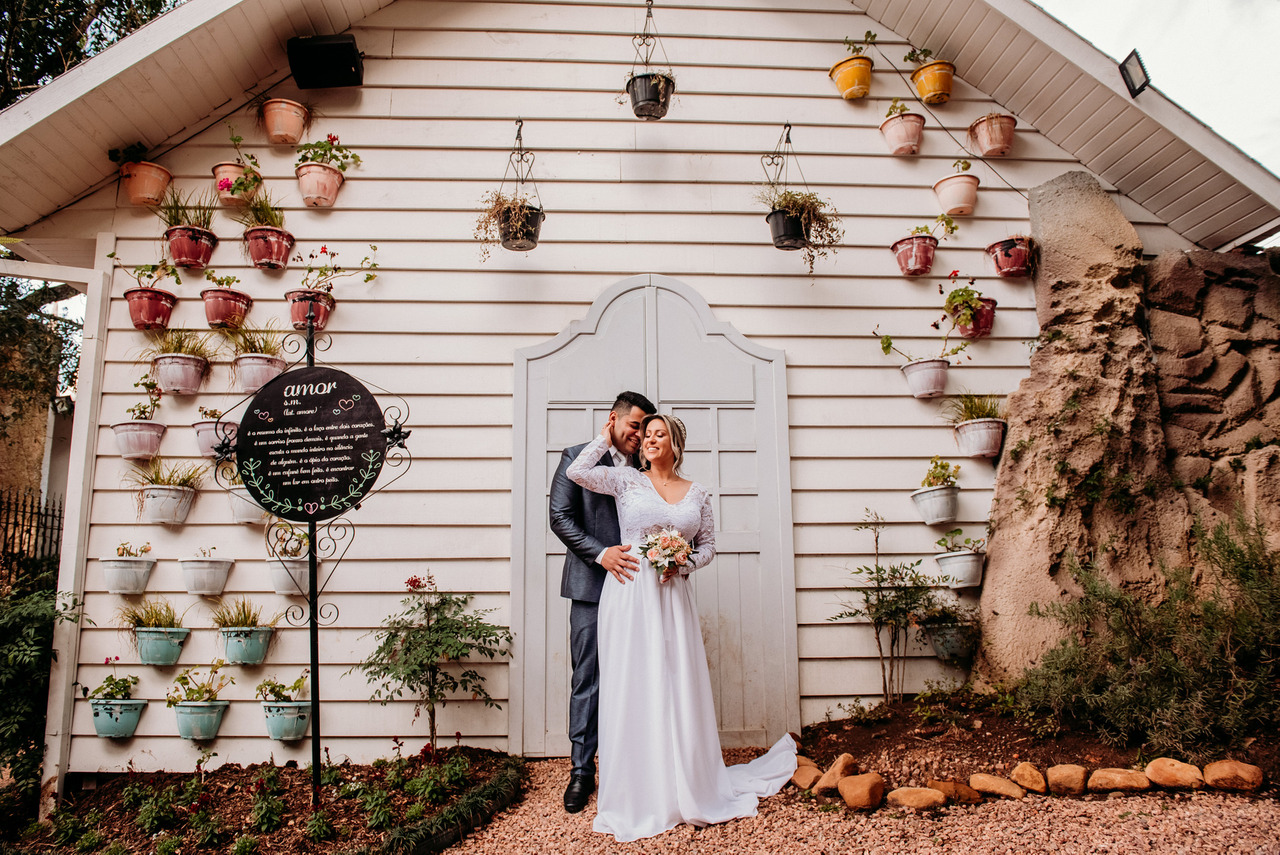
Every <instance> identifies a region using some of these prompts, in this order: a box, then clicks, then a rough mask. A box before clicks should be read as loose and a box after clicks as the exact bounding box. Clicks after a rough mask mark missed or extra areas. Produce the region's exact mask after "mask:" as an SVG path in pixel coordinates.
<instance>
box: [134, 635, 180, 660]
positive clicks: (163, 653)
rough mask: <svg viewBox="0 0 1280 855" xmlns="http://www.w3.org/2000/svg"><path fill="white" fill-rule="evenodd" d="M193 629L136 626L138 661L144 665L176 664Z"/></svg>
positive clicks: (135, 637)
mask: <svg viewBox="0 0 1280 855" xmlns="http://www.w3.org/2000/svg"><path fill="white" fill-rule="evenodd" d="M190 634H191V630H189V629H187V628H186V627H182V626H139V627H134V630H133V636H134V640H135V642H136V643H137V645H138V661H139V662H141V663H142V664H143V665H174V664H176V663H177V661H178V657H179V656H181V655H182V642H184V641H186V640H187V636H188V635H190Z"/></svg>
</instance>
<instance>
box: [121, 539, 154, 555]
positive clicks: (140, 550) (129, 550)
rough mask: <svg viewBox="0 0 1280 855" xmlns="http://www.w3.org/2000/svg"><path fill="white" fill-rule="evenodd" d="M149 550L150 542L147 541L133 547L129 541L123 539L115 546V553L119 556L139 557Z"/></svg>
mask: <svg viewBox="0 0 1280 855" xmlns="http://www.w3.org/2000/svg"><path fill="white" fill-rule="evenodd" d="M150 551H151V542H150V541H148V542H146V543H144V544H142V545H141V546H138V547H135V546H134V545H133V544H132V543H130V542H129V541H127V540H126V541H125V542H124V543H122V544H120V545H119V546H117V547H116V555H118V556H120V557H121V558H141V557H142V556H144V555H146V554H147V553H148V552H150Z"/></svg>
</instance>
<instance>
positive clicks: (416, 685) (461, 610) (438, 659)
mask: <svg viewBox="0 0 1280 855" xmlns="http://www.w3.org/2000/svg"><path fill="white" fill-rule="evenodd" d="M405 586H406V587H407V588H408V589H409V592H410V593H409V596H407V597H405V598H404V599H403V600H401V601H400V602H401V604H402V605H404V607H405V608H404V611H402V612H400V613H399V614H393V615H390V616H389V617H387V619H386V620H384V621H383V623H382V626H383V628H382V629H379V630H374V631H373V635H374V636H375V637H376V638H377V639H378V647H377V649H376V650H374V651H373V653H372V654H371V655H370V656H369V658H368V659H366V660H365V661H364V662H363V663H361V665H360V666H359V667H360V668H362V669H363V670H364V672H365V677H366V678H367V680H368V681H369V682H370V683H379V682H380V683H381V685H380V686H379V687H378V688H377V689H375V690H374V693H373V698H372V699H373V700H376V701H380V702H381V703H382V704H383V705H386V703H387V701H390V700H393V699H395V698H399V697H401V696H402V695H404V694H405V693H408V694H410V695H416V696H417V697H418V698H419V700H418V702H417V703H416V704H415V706H414V713H413V714H414V716H415V717H416V716H418V715H420V714H421V712H422V707H423V706H425V707H426V708H427V725H428V727H429V729H430V731H431V749H432V750H433V751H434V750H435V748H436V705H437V704H438V705H440V706H444V705H445V703H446V702H447V696H448V693H450V692H456V691H458V690H459V689H462V690H463V691H468V692H471V695H472V697H473V698H476V699H478V700H482V701H484V704H485V706H489V707H499V706H500V705H499V704H498V703H497V702H496V701H495V700H494V699H493V698H492V697H490V695H489V692H488V690H487V689H486V688H485V685H484V683H485V679H484V675H483V674H481V673H480V672H479V671H477V670H476V669H475V668H472V667H467V666H466V665H464V664H463V660H464V659H466V658H469V657H471V656H473V655H476V654H478V655H480V656H483V657H485V658H486V659H493V658H495V657H497V656H510V655H511V651H510V650H508V649H507V648H506V647H504V645H506V644H510V643H511V640H512V635H511V630H510V629H509V628H508V627H505V626H494V625H493V624H491V623H489V622H487V621H486V620H485V619H484V617H485V615H487V614H489V613H490V612H492V611H493V609H480V610H478V611H470V612H469V611H467V603H469V602H470V601H471V595H469V594H451V593H448V592H445V591H441V590H439V589H437V588H436V583H435V580H434V579H433V578H432V577H431V574H430V573H428V574H427V578H426V580H425V581H424V580H423V579H421V578H419V577H417V576H411V577H410V578H409V579H408V581H406V582H405ZM352 670H354V669H352ZM347 673H350V671H348V672H347Z"/></svg>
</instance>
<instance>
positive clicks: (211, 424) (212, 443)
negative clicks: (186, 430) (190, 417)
mask: <svg viewBox="0 0 1280 855" xmlns="http://www.w3.org/2000/svg"><path fill="white" fill-rule="evenodd" d="M191 427H193V428H195V432H196V450H197V451H199V453H200V456H201V457H217V456H218V452H217V446H218V444H219V443H220V442H222V440H223V438H224V437H225V438H226V439H227V440H228V441H229V442H230V443H231V444H232V445H233V446H234V445H235V444H236V432H237V430H238V428H239V427H240V426H239V425H237V424H236V423H235V422H225V421H219V420H218V419H216V418H214V419H202V420H201V421H198V422H192V423H191Z"/></svg>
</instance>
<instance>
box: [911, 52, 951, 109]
mask: <svg viewBox="0 0 1280 855" xmlns="http://www.w3.org/2000/svg"><path fill="white" fill-rule="evenodd" d="M902 60H903V61H904V62H914V63H915V64H916V70H915V71H913V72H911V82H912V83H914V84H915V85H916V94H918V95H919V96H920V100H921V101H923V102H924V103H926V104H945V103H947V101H950V100H951V89H952V86H953V84H954V82H955V73H956V67H955V66H954V65H953V64H951V63H950V62H947V61H946V60H942V59H934V58H933V51H931V50H929V49H928V48H915V47H913V48H912V49H911V50H910V51H908V53H907V55H906V56H904V57H903V58H902Z"/></svg>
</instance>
